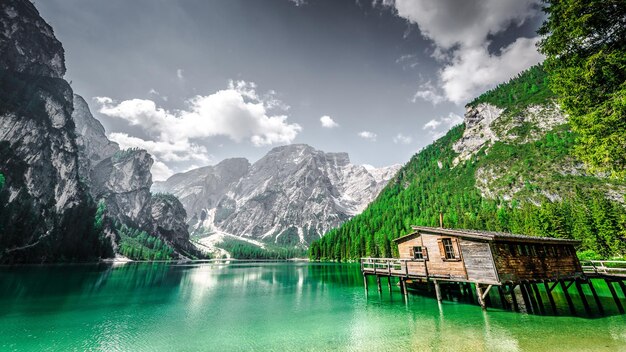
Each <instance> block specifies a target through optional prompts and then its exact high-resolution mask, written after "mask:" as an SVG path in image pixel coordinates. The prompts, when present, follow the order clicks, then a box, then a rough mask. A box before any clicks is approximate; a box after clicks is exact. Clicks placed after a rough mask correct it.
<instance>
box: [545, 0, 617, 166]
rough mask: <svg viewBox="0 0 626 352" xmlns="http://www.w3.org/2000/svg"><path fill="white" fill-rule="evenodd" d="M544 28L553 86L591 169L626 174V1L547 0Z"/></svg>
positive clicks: (579, 154)
mask: <svg viewBox="0 0 626 352" xmlns="http://www.w3.org/2000/svg"><path fill="white" fill-rule="evenodd" d="M545 3H546V6H545V7H544V10H545V12H546V13H547V19H546V21H545V23H544V24H543V26H542V27H541V29H540V31H539V33H540V34H542V35H544V36H545V37H544V39H543V40H542V41H541V42H540V50H541V52H542V53H543V54H545V55H546V70H547V72H548V73H549V75H550V81H551V82H550V87H551V88H552V90H554V92H555V93H557V94H558V96H559V102H560V104H561V107H562V108H563V109H564V110H565V111H566V112H567V113H568V114H569V118H570V123H571V125H572V129H573V130H574V131H575V132H577V133H578V135H579V140H578V145H577V148H576V155H577V156H578V157H579V158H580V159H581V160H582V161H583V162H585V163H586V164H587V165H588V166H589V168H590V169H591V170H592V171H596V172H607V173H609V174H610V175H611V176H612V177H614V178H618V179H624V178H626V23H625V21H624V18H626V2H624V1H623V0H545Z"/></svg>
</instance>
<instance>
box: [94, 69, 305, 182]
mask: <svg viewBox="0 0 626 352" xmlns="http://www.w3.org/2000/svg"><path fill="white" fill-rule="evenodd" d="M274 94H275V93H268V94H266V95H263V96H262V95H260V94H257V92H256V85H254V83H251V82H249V83H248V82H244V81H240V82H231V83H230V84H229V87H228V88H227V89H224V90H220V91H218V92H215V93H213V94H211V95H207V96H201V95H198V96H195V97H193V98H191V99H189V100H188V101H187V102H186V104H187V107H186V108H184V109H180V110H172V111H170V110H166V109H164V108H161V107H158V106H157V104H156V103H155V102H154V101H152V100H147V99H131V100H125V101H122V102H114V101H113V99H111V98H108V97H96V98H94V100H95V101H96V102H97V103H98V104H99V105H100V107H99V110H98V111H99V112H100V113H102V114H104V115H107V116H111V117H115V118H119V119H122V120H125V121H126V122H128V123H129V124H130V125H133V126H139V127H140V128H141V129H142V130H143V131H144V132H145V134H146V135H148V136H149V137H150V139H149V140H146V139H142V138H138V137H134V136H129V135H128V134H126V133H111V134H110V136H109V138H110V139H111V140H114V141H116V142H117V143H119V144H120V146H121V147H122V148H129V147H137V148H142V149H145V150H147V151H148V152H149V153H150V154H152V155H153V156H154V157H155V160H156V161H158V162H163V163H170V162H190V161H191V162H200V163H205V164H206V163H207V162H209V161H211V159H212V157H211V155H210V154H209V153H208V151H207V150H206V148H205V147H204V146H202V145H200V144H199V143H200V141H202V140H203V139H206V138H210V137H213V136H226V137H229V138H230V139H232V140H234V141H236V142H243V141H249V142H250V143H252V144H253V145H255V146H264V145H271V144H276V143H291V142H292V141H293V140H294V139H295V138H296V136H297V135H298V133H299V132H300V131H301V130H302V127H300V125H298V124H296V123H289V122H288V121H287V119H288V116H287V115H284V114H274V113H272V112H271V110H274V109H275V108H276V107H278V106H283V107H284V104H282V103H280V102H278V101H277V100H276V99H275V98H274V97H273V96H274ZM266 97H267V99H266ZM155 164H156V163H155ZM160 170H161V171H164V170H165V169H164V168H162V167H161V168H160ZM163 174H165V173H163Z"/></svg>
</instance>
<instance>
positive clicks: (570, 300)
mask: <svg viewBox="0 0 626 352" xmlns="http://www.w3.org/2000/svg"><path fill="white" fill-rule="evenodd" d="M559 283H560V284H561V289H563V294H565V300H567V305H568V306H569V311H570V312H571V313H572V315H576V308H574V303H573V302H572V297H570V295H569V292H567V289H569V286H568V285H566V284H565V281H564V280H560V281H559ZM570 285H571V284H570Z"/></svg>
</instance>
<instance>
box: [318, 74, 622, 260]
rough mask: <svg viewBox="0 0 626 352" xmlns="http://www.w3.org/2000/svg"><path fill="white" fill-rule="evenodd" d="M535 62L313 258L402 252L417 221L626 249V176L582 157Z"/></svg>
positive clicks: (607, 251)
mask: <svg viewBox="0 0 626 352" xmlns="http://www.w3.org/2000/svg"><path fill="white" fill-rule="evenodd" d="M547 82H548V79H547V74H546V73H545V71H544V70H543V68H542V67H541V66H536V67H533V68H531V69H529V70H528V71H526V72H524V73H523V74H521V75H519V76H518V77H516V78H514V79H512V80H511V81H510V82H508V83H505V84H502V85H500V86H499V87H497V88H495V89H494V90H491V91H488V92H486V93H484V94H483V95H481V96H480V97H478V98H476V99H475V100H474V101H472V102H471V103H469V104H468V105H467V107H466V113H465V118H464V123H463V124H462V125H459V126H456V127H454V128H452V129H451V130H450V131H449V132H448V133H447V134H446V135H445V136H444V137H442V138H440V139H439V140H437V141H435V142H434V143H433V144H431V145H430V146H428V147H426V148H424V149H423V150H422V151H420V152H419V153H417V154H415V155H414V156H413V157H412V158H411V160H410V161H409V162H408V163H407V164H406V165H404V166H403V167H402V169H400V170H399V171H398V174H397V176H396V177H395V178H394V179H393V180H392V181H391V182H390V183H389V184H388V185H387V186H386V187H385V189H384V190H383V191H382V192H381V194H380V196H379V197H378V198H377V199H376V200H375V201H374V202H372V203H371V204H370V205H369V206H368V207H367V209H365V210H364V211H363V212H362V213H361V214H359V215H358V216H356V217H354V218H353V219H351V220H350V221H348V222H346V223H344V224H343V225H341V226H339V227H338V228H335V229H332V230H331V231H329V232H328V233H327V234H326V235H325V236H324V237H323V238H322V239H320V240H319V241H317V242H314V243H313V244H312V245H311V248H310V257H311V258H313V259H332V260H345V259H358V258H360V257H366V256H374V257H376V256H381V257H390V256H394V255H397V248H395V247H394V244H393V242H392V240H393V239H394V238H397V237H399V236H401V235H403V234H406V233H407V232H408V231H410V226H411V225H425V226H439V214H440V213H443V222H444V225H445V226H446V227H452V228H466V229H476V230H491V231H503V232H513V233H521V234H527V235H536V236H547V237H559V238H574V239H579V240H581V241H582V247H581V249H580V250H581V251H584V253H585V255H590V256H592V257H593V256H596V255H599V256H602V257H610V256H620V257H621V256H623V255H624V254H626V232H625V230H624V229H626V204H625V203H626V199H625V195H626V182H625V181H624V180H616V179H610V178H607V177H606V175H602V174H593V173H591V172H589V171H588V170H587V169H586V168H585V166H584V165H583V164H582V163H581V162H580V161H578V160H577V159H576V157H575V153H574V152H573V151H574V148H575V146H576V139H577V136H576V134H575V133H574V132H572V130H571V129H570V126H569V124H568V120H567V116H565V115H564V114H563V112H562V111H561V109H560V108H559V106H558V104H557V103H556V101H557V100H556V96H555V94H554V93H553V92H552V91H551V90H550V88H549V86H548V84H547Z"/></svg>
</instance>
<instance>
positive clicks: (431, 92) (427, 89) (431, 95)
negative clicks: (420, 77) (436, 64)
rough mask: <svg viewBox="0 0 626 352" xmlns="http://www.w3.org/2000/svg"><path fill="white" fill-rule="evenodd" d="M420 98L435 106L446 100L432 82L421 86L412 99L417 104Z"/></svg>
mask: <svg viewBox="0 0 626 352" xmlns="http://www.w3.org/2000/svg"><path fill="white" fill-rule="evenodd" d="M418 98H421V99H424V100H426V101H429V102H431V103H433V104H434V105H437V104H439V103H441V102H443V101H444V100H446V98H445V97H444V96H443V95H441V93H439V91H438V89H437V87H435V85H433V84H432V83H431V81H428V82H426V83H424V84H422V85H420V89H419V90H418V91H417V92H415V95H413V99H411V101H412V102H414V103H415V102H416V101H417V99H418Z"/></svg>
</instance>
